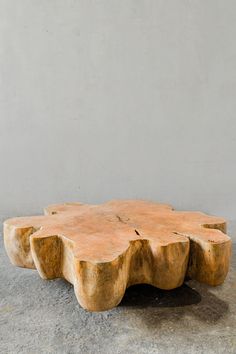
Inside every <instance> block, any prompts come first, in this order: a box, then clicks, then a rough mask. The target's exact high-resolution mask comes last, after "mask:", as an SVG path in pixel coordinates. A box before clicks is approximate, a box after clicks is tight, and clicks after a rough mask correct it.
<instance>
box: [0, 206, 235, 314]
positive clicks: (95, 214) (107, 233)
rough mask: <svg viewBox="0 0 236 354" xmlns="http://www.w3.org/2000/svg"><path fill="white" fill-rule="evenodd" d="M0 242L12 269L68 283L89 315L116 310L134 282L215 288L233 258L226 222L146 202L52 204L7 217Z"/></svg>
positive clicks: (222, 278) (223, 277) (163, 285)
mask: <svg viewBox="0 0 236 354" xmlns="http://www.w3.org/2000/svg"><path fill="white" fill-rule="evenodd" d="M4 244H5V248H6V251H7V254H8V256H9V258H10V260H11V262H12V263H13V264H15V265H17V266H20V267H25V268H33V269H34V268H36V269H37V271H38V272H39V274H40V276H41V277H42V278H44V279H54V278H58V277H60V278H65V279H66V280H68V281H69V282H70V283H72V284H73V285H74V290H75V294H76V297H77V299H78V302H79V303H80V305H81V306H82V307H83V308H85V309H87V310H90V311H104V310H108V309H111V308H113V307H114V306H117V305H118V304H119V303H120V301H121V300H122V297H123V295H124V293H125V290H126V288H127V287H128V286H130V285H133V284H140V283H146V284H151V285H154V286H156V287H158V288H160V289H174V288H176V287H179V286H181V285H182V284H183V282H184V279H185V277H186V276H187V277H190V278H192V279H196V280H198V281H200V282H203V283H206V284H209V285H213V286H215V285H219V284H221V283H222V282H223V281H224V279H225V277H226V275H227V272H228V269H229V260H230V254H231V240H230V238H229V237H228V236H227V235H226V222H225V220H224V219H222V218H218V217H213V216H208V215H206V214H203V213H201V212H192V211H175V210H173V208H172V207H171V206H169V205H166V204H157V203H153V202H149V201H143V200H114V201H110V202H107V203H105V204H101V205H87V204H80V203H68V204H59V205H52V206H49V207H47V208H46V209H45V215H43V216H32V217H19V218H13V219H8V220H6V221H5V222H4Z"/></svg>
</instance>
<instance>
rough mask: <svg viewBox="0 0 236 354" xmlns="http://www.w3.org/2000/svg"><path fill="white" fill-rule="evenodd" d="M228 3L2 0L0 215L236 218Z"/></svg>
mask: <svg viewBox="0 0 236 354" xmlns="http://www.w3.org/2000/svg"><path fill="white" fill-rule="evenodd" d="M235 38H236V1H235V0H226V1H216V0H212V1H209V0H202V1H187V0H175V1H170V0H148V1H146V0H142V1H136V0H133V1H131V0H123V1H114V0H113V1H111V0H109V1H105V0H101V1H86V0H84V1H80V0H77V1H72V0H71V1H69V0H67V1H65V0H57V1H56V0H50V1H48V0H21V1H18V0H5V1H4V0H0V157H1V171H0V213H1V215H6V216H10V215H22V214H24V213H27V214H30V213H38V212H40V210H41V207H43V206H45V205H47V204H49V203H54V202H63V201H76V200H79V201H84V202H90V203H98V202H102V201H104V200H107V199H110V198H147V199H153V200H157V201H161V202H170V203H173V205H174V206H175V207H177V208H182V209H201V210H204V211H206V212H210V213H213V214H222V215H223V216H226V217H228V218H234V217H235V213H236V208H235V206H236V188H235V183H236V178H235V177H236V158H235V154H236V97H235V95H236V40H235Z"/></svg>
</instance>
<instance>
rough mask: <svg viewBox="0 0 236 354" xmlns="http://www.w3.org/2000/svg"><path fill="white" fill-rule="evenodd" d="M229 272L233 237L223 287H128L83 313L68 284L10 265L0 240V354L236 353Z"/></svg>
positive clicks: (235, 284) (233, 280)
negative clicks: (104, 306)
mask: <svg viewBox="0 0 236 354" xmlns="http://www.w3.org/2000/svg"><path fill="white" fill-rule="evenodd" d="M229 234H230V235H231V236H232V237H233V240H234V241H236V223H231V224H230V229H229ZM235 271H236V243H234V253H233V257H232V265H231V270H230V273H229V275H228V277H227V280H226V281H225V283H224V285H223V286H219V287H217V288H210V287H208V286H205V285H202V284H198V283H197V282H195V281H189V282H187V283H186V284H185V285H183V286H182V287H181V288H179V289H176V290H173V291H161V290H158V289H155V288H153V287H150V286H144V285H140V286H135V287H131V288H130V289H128V290H127V292H126V294H125V297H124V299H123V301H122V303H121V304H120V306H118V307H117V308H116V309H113V310H111V311H107V312H102V313H89V312H86V311H85V310H83V309H82V308H81V307H80V306H79V304H78V302H77V301H76V298H75V296H74V292H73V287H72V285H70V284H69V283H67V282H65V281H63V280H61V279H58V280H53V281H45V280H42V279H41V278H40V277H39V276H38V274H37V272H36V271H33V270H27V269H21V268H16V267H14V266H12V265H11V264H10V262H9V260H8V258H7V256H6V254H5V251H4V249H3V243H2V238H1V242H0V353H3V354H8V353H14V354H15V353H27V354H33V353H40V354H41V353H58V354H60V353H68V354H69V353H82V354H90V353H91V354H92V353H96V354H98V353H104V354H109V353H112V354H115V353H128V354H129V353H137V354H142V353H148V354H151V353H165V354H166V353H175V354H176V353H181V354H184V353H188V354H191V353H207V354H210V353H225V354H229V353H236V272H235Z"/></svg>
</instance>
